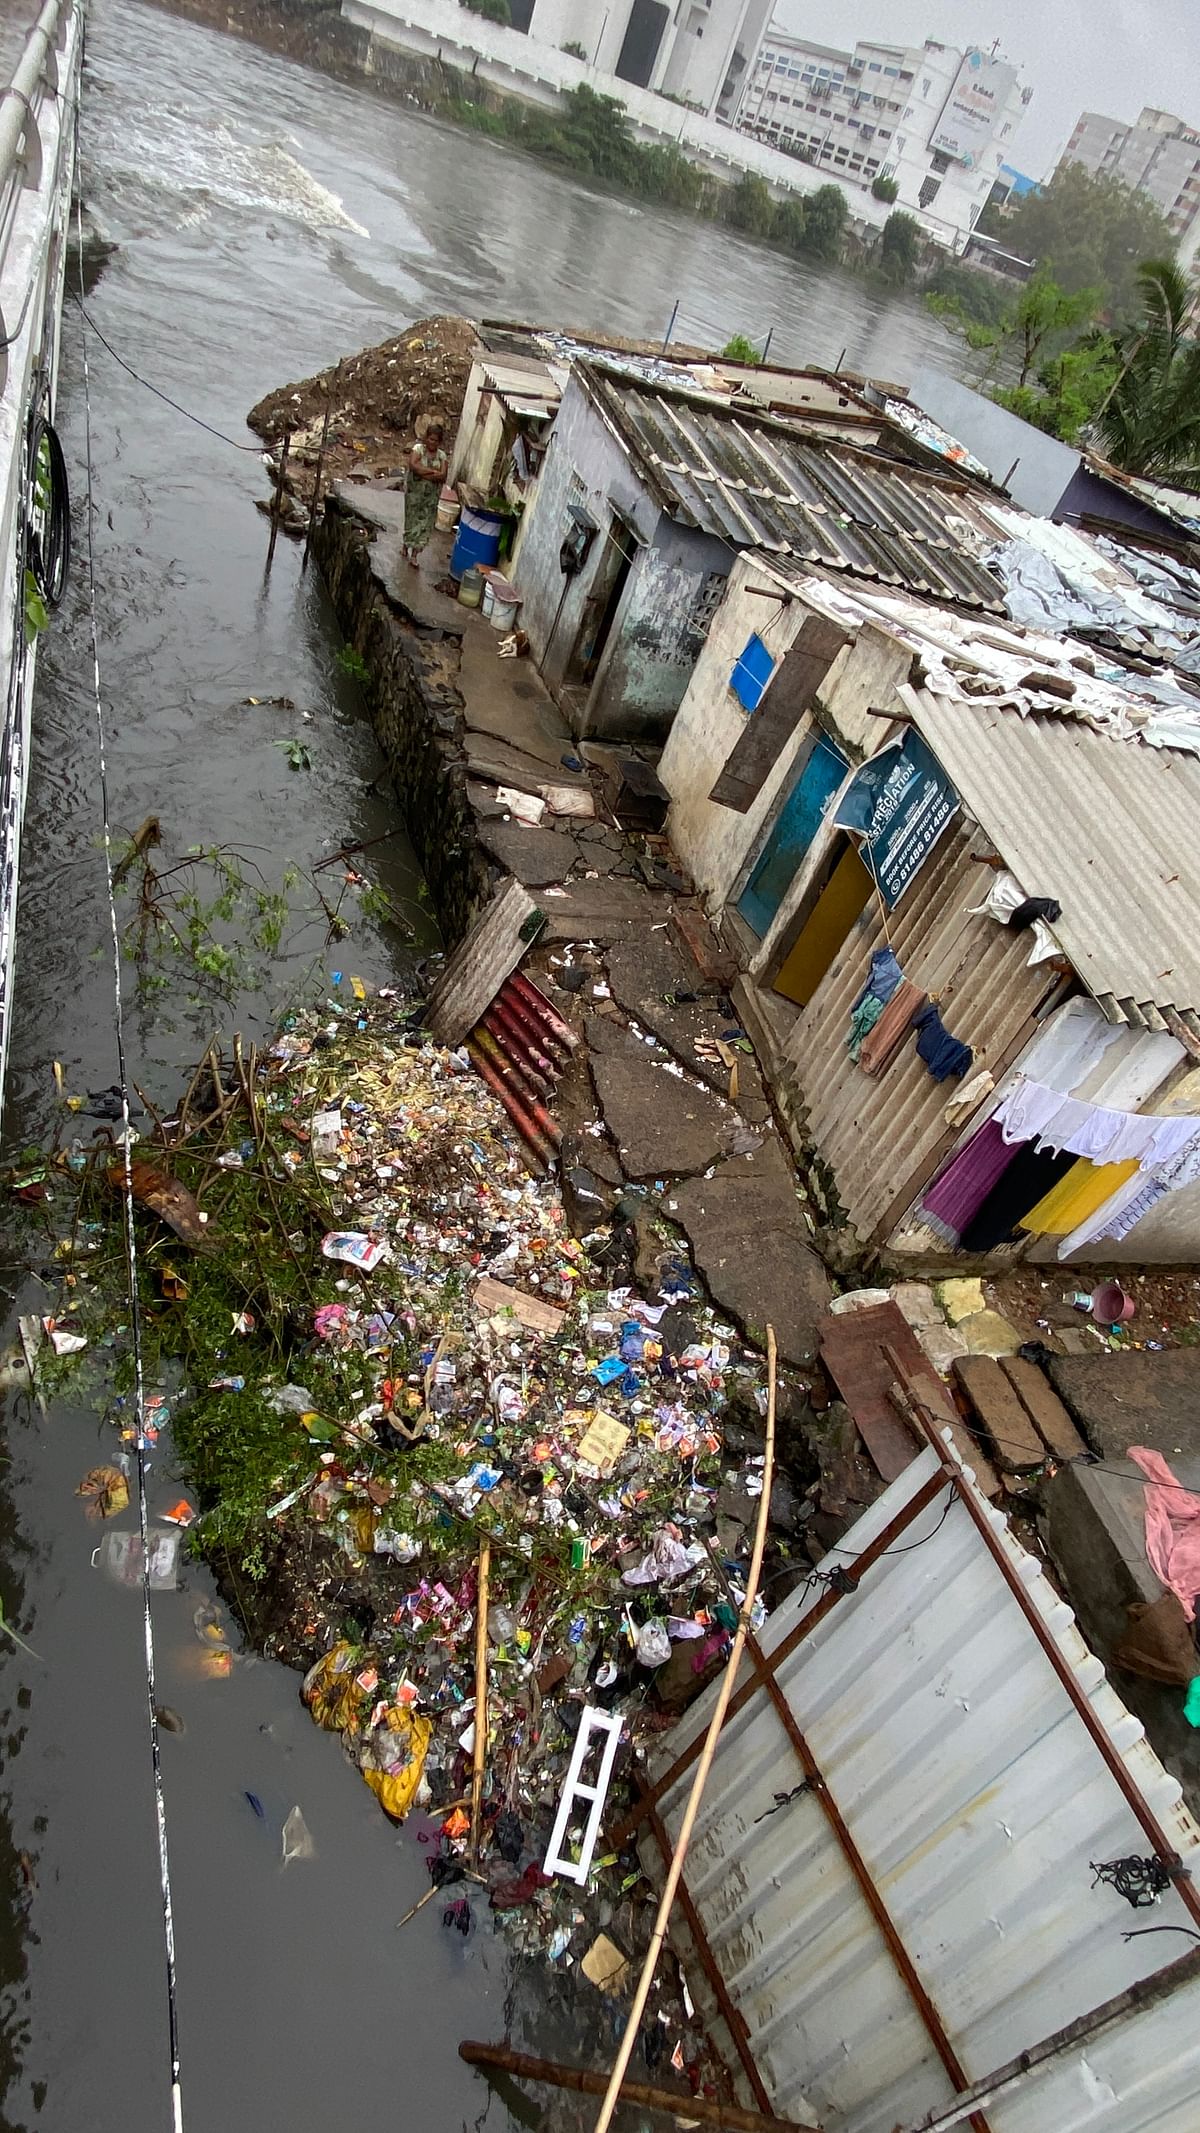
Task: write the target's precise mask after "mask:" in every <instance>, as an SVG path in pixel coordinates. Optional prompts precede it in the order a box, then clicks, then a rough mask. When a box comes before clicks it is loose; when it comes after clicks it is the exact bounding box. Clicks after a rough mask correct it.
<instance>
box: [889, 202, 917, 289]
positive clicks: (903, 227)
mask: <svg viewBox="0 0 1200 2133" xmlns="http://www.w3.org/2000/svg"><path fill="white" fill-rule="evenodd" d="M924 249H925V232H924V230H923V229H922V228H921V225H920V223H919V222H918V221H917V218H916V216H915V215H907V214H905V212H904V209H903V208H902V207H898V208H896V209H895V210H894V211H893V213H892V214H890V215H889V216H888V218H887V221H886V222H885V223H884V225H883V230H882V233H881V235H880V239H879V252H878V255H877V256H878V261H879V267H880V271H881V272H882V273H883V274H885V275H886V276H887V279H888V280H889V281H895V282H903V281H911V280H912V277H913V275H914V274H915V273H916V270H917V262H918V261H919V259H920V257H921V254H922V252H923V251H924Z"/></svg>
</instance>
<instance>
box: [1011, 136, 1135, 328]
mask: <svg viewBox="0 0 1200 2133" xmlns="http://www.w3.org/2000/svg"><path fill="white" fill-rule="evenodd" d="M1004 243H1005V246H1006V248H1007V249H1008V250H1009V251H1011V252H1017V253H1019V254H1020V255H1021V257H1022V258H1024V259H1033V260H1036V262H1037V264H1038V265H1039V266H1040V267H1041V268H1043V269H1044V271H1045V272H1046V273H1047V274H1049V275H1052V276H1053V278H1054V280H1055V281H1056V282H1057V283H1058V285H1059V287H1060V288H1062V289H1065V290H1066V292H1067V294H1068V295H1069V296H1073V295H1074V294H1075V293H1076V291H1078V290H1080V289H1098V290H1099V291H1100V303H1101V306H1102V308H1103V309H1105V310H1106V311H1107V312H1108V313H1109V315H1110V316H1111V317H1113V318H1116V319H1122V318H1125V317H1127V316H1128V315H1129V314H1130V313H1131V312H1132V311H1133V310H1134V309H1135V308H1136V305H1137V302H1138V282H1137V274H1138V265H1139V262H1140V261H1141V260H1143V259H1168V258H1169V257H1170V256H1171V253H1172V252H1173V250H1174V244H1173V241H1172V237H1171V232H1170V230H1169V229H1168V227H1167V223H1166V218H1165V216H1164V215H1163V213H1162V211H1161V209H1160V208H1158V207H1157V206H1156V205H1155V203H1154V201H1153V200H1150V199H1148V198H1147V196H1146V194H1145V193H1135V192H1131V191H1130V189H1129V187H1128V186H1127V185H1122V183H1121V181H1120V179H1119V178H1114V177H1112V176H1110V175H1108V174H1107V173H1104V172H1097V173H1095V174H1093V173H1092V172H1091V171H1088V170H1085V169H1084V167H1083V165H1082V163H1065V164H1062V165H1061V166H1060V167H1059V169H1058V170H1056V171H1055V173H1054V176H1053V178H1052V179H1051V180H1050V183H1049V185H1048V186H1047V187H1046V188H1045V190H1044V192H1042V193H1026V195H1025V197H1024V199H1022V200H1020V201H1019V202H1018V204H1017V206H1016V207H1015V208H1014V209H1013V211H1012V213H1011V214H1010V215H1009V216H1008V218H1007V220H1006V221H1005V224H1004Z"/></svg>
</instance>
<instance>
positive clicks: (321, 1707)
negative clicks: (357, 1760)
mask: <svg viewBox="0 0 1200 2133" xmlns="http://www.w3.org/2000/svg"><path fill="white" fill-rule="evenodd" d="M357 1664H358V1661H357V1659H356V1657H355V1652H354V1647H353V1645H352V1644H346V1643H341V1644H335V1645H334V1647H333V1649H332V1651H328V1652H326V1654H325V1656H324V1658H323V1659H318V1660H317V1663H316V1665H315V1666H311V1667H310V1668H309V1670H308V1672H307V1674H306V1675H305V1677H304V1684H303V1687H302V1688H301V1690H300V1697H301V1701H302V1702H303V1703H306V1704H307V1705H308V1708H309V1710H310V1711H311V1713H312V1715H313V1718H314V1719H315V1720H316V1723H317V1724H318V1725H319V1726H324V1728H325V1730H326V1732H327V1733H344V1732H345V1731H346V1729H347V1728H348V1727H351V1726H355V1725H357V1723H358V1720H359V1718H360V1716H361V1713H362V1709H363V1706H364V1704H365V1703H366V1700H367V1699H366V1692H365V1690H363V1689H361V1688H360V1687H359V1685H358V1683H357V1681H356V1680H355V1678H354V1670H355V1667H356V1666H357Z"/></svg>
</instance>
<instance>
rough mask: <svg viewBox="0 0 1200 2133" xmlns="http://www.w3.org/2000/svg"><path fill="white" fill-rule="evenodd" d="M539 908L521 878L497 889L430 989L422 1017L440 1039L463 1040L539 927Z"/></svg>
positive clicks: (509, 974) (453, 1042) (440, 1042)
mask: <svg viewBox="0 0 1200 2133" xmlns="http://www.w3.org/2000/svg"><path fill="white" fill-rule="evenodd" d="M541 916H542V914H541V912H540V910H539V907H538V905H537V904H536V903H535V902H534V900H533V898H532V896H531V895H530V894H529V891H528V889H524V888H522V886H521V884H520V882H519V881H506V882H505V883H504V885H503V886H502V887H501V888H499V889H497V891H496V894H495V895H494V896H493V898H492V901H491V903H490V904H489V905H488V907H487V910H486V911H484V912H483V913H482V915H481V916H480V917H479V918H478V919H477V920H476V921H475V924H474V925H473V926H472V928H471V931H470V932H469V933H468V935H467V937H466V940H465V941H463V943H462V944H461V946H460V947H458V948H456V949H455V951H454V954H453V955H452V956H451V958H450V961H449V962H448V963H447V965H446V968H445V970H444V971H443V972H442V975H441V977H440V978H439V979H438V982H437V984H436V985H435V986H434V989H433V992H432V993H431V995H430V999H429V1006H428V1008H427V1010H426V1015H425V1020H426V1023H427V1024H428V1026H429V1028H430V1029H431V1030H432V1032H433V1035H434V1036H435V1037H436V1038H437V1041H438V1043H439V1044H461V1043H462V1041H463V1039H464V1037H466V1036H467V1034H468V1033H469V1031H471V1030H473V1029H474V1027H475V1024H476V1023H477V1022H478V1021H479V1019H480V1017H481V1016H482V1015H485V1014H486V1013H487V1011H488V1008H489V1007H490V1006H491V1004H492V1001H493V1000H494V999H495V997H496V994H497V993H498V992H499V990H500V987H501V986H502V985H503V983H504V981H505V979H506V978H507V977H510V976H511V975H512V972H513V971H514V970H515V969H516V967H517V964H518V963H519V962H520V960H521V957H522V956H523V955H524V953H525V950H526V949H527V948H528V946H529V944H530V942H531V941H533V940H535V939H536V938H537V935H538V933H539V932H540V931H541V923H540V921H541Z"/></svg>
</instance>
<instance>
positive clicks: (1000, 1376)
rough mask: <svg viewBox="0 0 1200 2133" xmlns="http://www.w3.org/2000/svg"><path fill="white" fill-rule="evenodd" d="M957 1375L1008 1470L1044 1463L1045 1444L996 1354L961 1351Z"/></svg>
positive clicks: (1015, 1471)
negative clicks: (962, 1352)
mask: <svg viewBox="0 0 1200 2133" xmlns="http://www.w3.org/2000/svg"><path fill="white" fill-rule="evenodd" d="M953 1369H954V1375H955V1378H956V1379H957V1381H958V1383H959V1384H960V1385H961V1387H962V1389H963V1392H964V1393H965V1394H966V1397H967V1399H968V1401H969V1402H970V1404H971V1406H972V1408H973V1409H974V1411H975V1413H976V1414H977V1415H978V1417H979V1420H980V1422H981V1423H982V1424H983V1427H984V1429H985V1430H986V1431H987V1433H988V1437H989V1438H990V1440H991V1443H992V1444H993V1445H994V1446H995V1453H996V1464H997V1466H998V1467H1000V1469H1001V1470H1002V1472H1004V1473H1006V1474H1022V1473H1028V1472H1029V1470H1030V1468H1031V1467H1037V1466H1044V1465H1045V1462H1046V1447H1045V1445H1044V1444H1043V1442H1042V1439H1041V1438H1040V1437H1039V1435H1038V1433H1037V1431H1036V1429H1035V1428H1034V1426H1033V1423H1032V1422H1031V1421H1030V1419H1029V1415H1028V1413H1027V1412H1026V1410H1025V1408H1024V1407H1023V1406H1022V1404H1021V1402H1020V1400H1019V1399H1018V1397H1017V1394H1016V1392H1015V1390H1014V1388H1013V1386H1012V1385H1011V1384H1010V1382H1009V1380H1008V1378H1007V1377H1006V1376H1005V1373H1004V1372H1003V1370H1002V1369H1001V1368H1000V1365H999V1363H998V1362H997V1361H996V1358H995V1356H994V1355H959V1356H956V1357H955V1359H954V1365H953Z"/></svg>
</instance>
